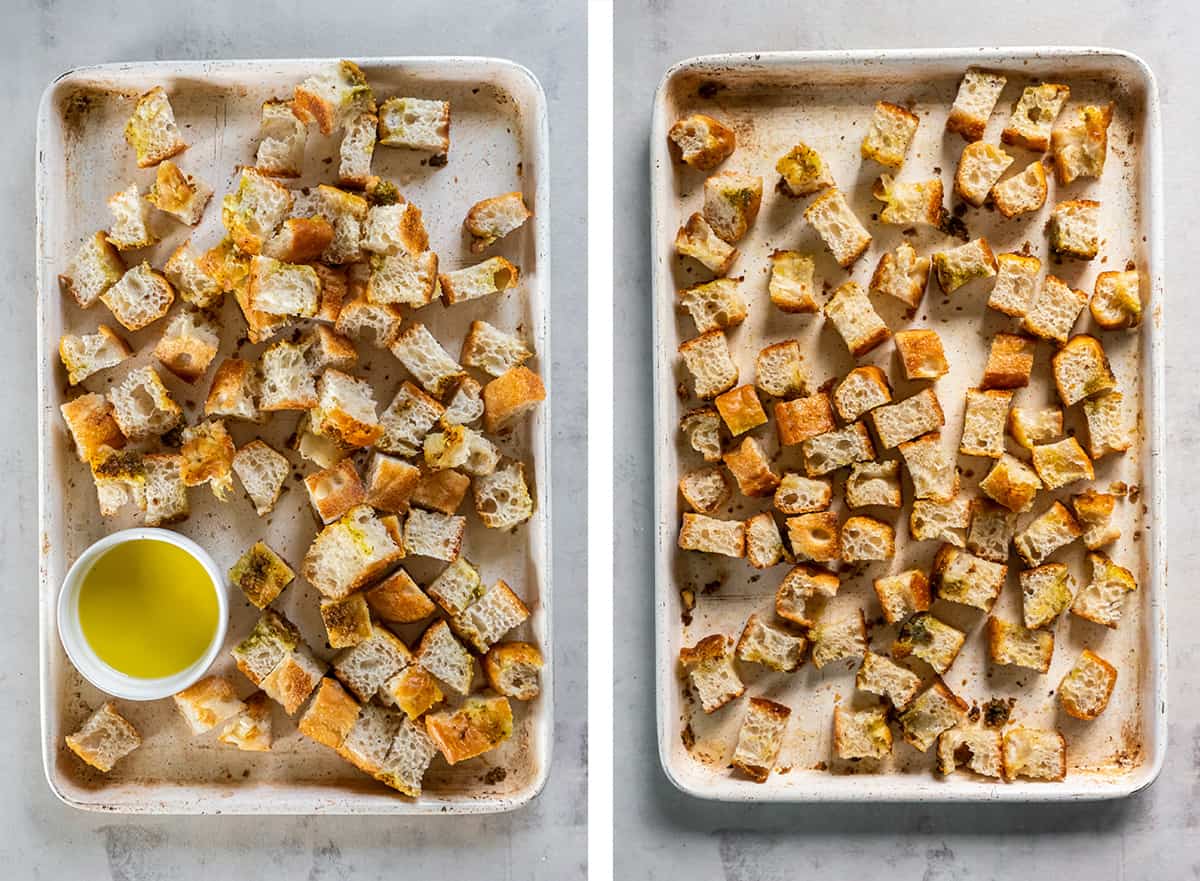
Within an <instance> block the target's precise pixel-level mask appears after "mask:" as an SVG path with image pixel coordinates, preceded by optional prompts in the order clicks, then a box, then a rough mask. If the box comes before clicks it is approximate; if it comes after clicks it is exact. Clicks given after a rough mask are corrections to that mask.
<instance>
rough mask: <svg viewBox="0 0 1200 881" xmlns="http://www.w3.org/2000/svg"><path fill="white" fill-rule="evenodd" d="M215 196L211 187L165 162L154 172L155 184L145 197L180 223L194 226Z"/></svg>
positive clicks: (170, 162)
mask: <svg viewBox="0 0 1200 881" xmlns="http://www.w3.org/2000/svg"><path fill="white" fill-rule="evenodd" d="M212 195H213V191H212V187H210V186H209V185H208V184H206V183H205V182H204V181H202V180H197V179H196V178H194V177H192V176H191V175H190V174H184V173H183V172H182V171H181V170H180V169H179V167H178V166H177V165H176V164H175V163H174V162H172V161H171V160H169V159H164V160H163V161H162V162H161V163H159V166H158V169H157V170H156V172H155V178H154V184H153V185H152V186H151V187H150V192H149V193H147V194H146V201H147V202H149V203H150V204H151V205H153V206H154V207H155V208H157V209H158V210H159V211H162V212H164V213H166V214H170V215H171V216H172V217H174V218H175V219H176V220H178V221H179V222H180V223H186V224H187V225H188V226H195V225H196V224H197V223H199V222H200V217H201V216H202V215H203V214H204V208H205V206H207V205H208V200H209V199H211V198H212Z"/></svg>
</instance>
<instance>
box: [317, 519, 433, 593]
mask: <svg viewBox="0 0 1200 881" xmlns="http://www.w3.org/2000/svg"><path fill="white" fill-rule="evenodd" d="M422 513H423V512H422ZM412 523H413V518H412V517H411V516H410V517H409V520H408V522H407V523H406V524H405V535H404V540H405V546H406V547H407V546H408V531H409V527H410V526H412ZM419 526H420V524H419V523H418V528H419ZM423 549H424V548H423ZM403 556H404V550H402V549H401V547H400V545H399V544H398V542H397V537H396V535H395V534H394V532H393V530H392V529H389V527H388V524H387V523H385V522H384V520H383V519H381V518H379V517H376V516H375V514H374V512H373V511H372V510H371V509H370V508H369V507H368V506H366V505H359V506H357V507H355V508H351V509H350V510H349V511H348V512H347V513H346V515H345V516H344V517H342V518H341V519H340V520H338V521H336V522H335V523H331V524H329V525H328V526H326V527H325V528H324V529H322V530H321V532H320V533H319V534H318V535H317V537H316V538H315V539H313V542H312V544H311V545H310V546H309V548H308V552H307V553H306V554H305V556H304V565H303V567H302V569H301V574H302V575H303V576H304V578H305V579H306V580H307V581H308V582H309V583H310V584H312V585H313V587H315V588H316V589H317V590H318V591H320V592H321V594H322V595H323V596H325V597H328V598H329V599H335V600H337V599H342V598H343V597H346V596H349V595H350V594H351V593H353V592H354V591H356V590H358V589H359V588H361V587H363V586H364V585H366V584H369V583H370V582H371V581H373V580H375V579H376V578H378V577H379V575H381V574H382V573H383V572H386V571H387V570H388V568H390V567H391V565H392V564H393V563H395V562H396V561H397V560H400V559H401V558H403Z"/></svg>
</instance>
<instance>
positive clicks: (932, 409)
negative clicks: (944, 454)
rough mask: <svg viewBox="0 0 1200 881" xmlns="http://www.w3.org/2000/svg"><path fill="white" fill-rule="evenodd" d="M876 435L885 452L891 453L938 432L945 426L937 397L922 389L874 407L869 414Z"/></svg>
mask: <svg viewBox="0 0 1200 881" xmlns="http://www.w3.org/2000/svg"><path fill="white" fill-rule="evenodd" d="M871 421H872V422H874V424H875V433H876V434H877V435H879V442H880V443H881V444H883V447H884V449H886V450H890V449H891V448H892V447H896V446H899V445H900V444H902V443H904V442H905V441H910V440H912V439H913V438H917V437H920V436H921V435H923V434H928V433H929V432H931V431H937V430H938V429H940V428H941V427H942V426H943V425H944V424H945V423H946V417H945V415H944V414H943V413H942V406H941V404H940V403H939V402H938V398H937V394H936V393H935V392H934V391H933V389H931V388H925V389H922V390H921V391H919V392H917V393H916V394H915V395H913V396H912V397H909V398H905V399H904V400H903V401H900V402H898V403H895V404H887V405H885V406H883V407H876V408H875V409H874V410H872V411H871Z"/></svg>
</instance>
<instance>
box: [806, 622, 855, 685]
mask: <svg viewBox="0 0 1200 881" xmlns="http://www.w3.org/2000/svg"><path fill="white" fill-rule="evenodd" d="M808 637H809V639H810V640H812V662H813V665H814V666H815V667H816V668H817V669H818V670H819V669H821V668H822V667H824V666H825V665H826V664H831V663H833V662H834V661H841V660H843V659H846V658H861V657H863V656H864V655H866V653H867V621H866V618H865V617H864V616H863V612H862V609H857V610H855V611H854V612H851V613H850V614H849V615H845V616H843V617H841V618H834V619H824V620H821V621H818V622H817V623H816V624H815V625H813V627H812V628H811V629H810V630H809V632H808Z"/></svg>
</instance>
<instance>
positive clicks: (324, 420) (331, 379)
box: [311, 367, 384, 449]
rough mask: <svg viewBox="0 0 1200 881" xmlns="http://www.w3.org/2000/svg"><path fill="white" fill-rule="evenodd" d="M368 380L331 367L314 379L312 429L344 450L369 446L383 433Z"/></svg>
mask: <svg viewBox="0 0 1200 881" xmlns="http://www.w3.org/2000/svg"><path fill="white" fill-rule="evenodd" d="M375 406H376V405H375V393H374V391H373V390H372V388H371V385H370V383H368V382H367V381H366V380H363V379H356V378H355V377H353V376H350V375H349V374H346V373H343V372H342V371H340V370H335V369H334V368H332V367H330V368H327V369H326V370H325V372H324V373H322V374H321V378H320V379H319V380H318V381H317V403H316V406H315V407H313V409H312V412H311V420H312V430H313V431H315V432H316V433H317V434H320V435H323V436H325V437H328V438H329V439H331V440H333V441H335V442H336V443H337V444H338V445H339V446H341V447H342V448H344V449H350V448H356V447H369V446H372V445H373V444H374V443H375V441H376V440H378V439H379V438H380V437H381V436H382V435H383V431H384V429H383V425H382V423H380V421H379V418H378V416H376V409H375Z"/></svg>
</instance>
